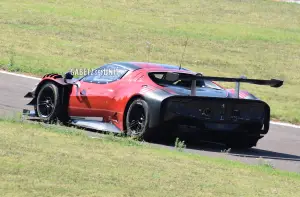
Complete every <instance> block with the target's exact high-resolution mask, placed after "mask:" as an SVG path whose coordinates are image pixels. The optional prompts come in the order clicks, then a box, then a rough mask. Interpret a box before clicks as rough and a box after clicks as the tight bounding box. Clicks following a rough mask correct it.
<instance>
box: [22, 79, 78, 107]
mask: <svg viewBox="0 0 300 197" xmlns="http://www.w3.org/2000/svg"><path fill="white" fill-rule="evenodd" d="M74 80H76V79H73V80H72V81H74ZM72 81H65V80H64V78H63V77H62V76H61V75H59V74H46V75H44V76H43V77H42V79H41V81H40V82H39V83H38V84H36V86H35V87H34V88H33V89H32V90H31V91H29V92H27V94H26V95H25V96H24V98H32V100H31V101H30V102H29V103H28V104H27V105H36V102H37V101H36V96H37V94H38V92H39V90H40V89H41V87H42V86H43V85H44V84H45V83H47V82H53V83H55V84H57V85H59V86H72V84H69V82H72Z"/></svg>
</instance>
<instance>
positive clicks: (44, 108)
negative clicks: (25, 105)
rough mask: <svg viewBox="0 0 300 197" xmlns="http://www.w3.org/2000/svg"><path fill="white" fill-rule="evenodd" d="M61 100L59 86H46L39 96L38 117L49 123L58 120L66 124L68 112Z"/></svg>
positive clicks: (42, 88)
mask: <svg viewBox="0 0 300 197" xmlns="http://www.w3.org/2000/svg"><path fill="white" fill-rule="evenodd" d="M61 100H62V99H61V94H60V91H59V88H58V87H57V85H55V84H53V83H46V84H44V85H43V86H42V87H41V89H40V91H39V92H38V95H37V105H36V106H35V109H36V112H37V115H38V117H39V118H40V119H41V120H42V121H44V122H47V123H53V122H56V121H57V120H60V121H61V122H65V121H66V120H67V118H66V117H67V116H66V110H65V107H64V106H63V104H62V102H61Z"/></svg>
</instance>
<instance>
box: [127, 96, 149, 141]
mask: <svg viewBox="0 0 300 197" xmlns="http://www.w3.org/2000/svg"><path fill="white" fill-rule="evenodd" d="M125 121H126V124H125V133H126V135H127V136H130V137H133V138H134V139H137V140H146V141H149V140H151V139H152V137H153V131H152V130H153V129H150V128H149V106H148V104H147V102H146V101H145V100H143V99H141V98H136V99H134V100H133V101H132V102H131V103H130V105H129V108H128V110H127V113H126V119H125Z"/></svg>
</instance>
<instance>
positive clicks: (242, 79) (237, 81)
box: [192, 76, 283, 98]
mask: <svg viewBox="0 0 300 197" xmlns="http://www.w3.org/2000/svg"><path fill="white" fill-rule="evenodd" d="M197 78H201V79H206V80H211V81H223V82H235V97H236V98H239V94H240V83H241V82H242V83H250V84H255V85H268V86H271V87H273V88H279V87H281V86H282V85H283V81H282V80H279V79H270V80H265V79H247V78H246V77H245V76H241V77H240V78H229V77H210V76H197ZM193 81H196V80H193ZM194 85H196V83H194ZM193 89H195V87H194V88H193V83H192V92H193ZM194 92H195V90H194Z"/></svg>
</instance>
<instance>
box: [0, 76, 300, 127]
mask: <svg viewBox="0 0 300 197" xmlns="http://www.w3.org/2000/svg"><path fill="white" fill-rule="evenodd" d="M0 73H2V74H7V75H12V76H16V77H23V78H27V79H34V80H41V78H37V77H31V76H27V75H22V74H17V73H11V72H7V71H2V70H0ZM270 123H271V124H274V125H279V126H284V127H292V128H296V129H300V126H298V125H294V124H290V123H285V122H274V121H270Z"/></svg>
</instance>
